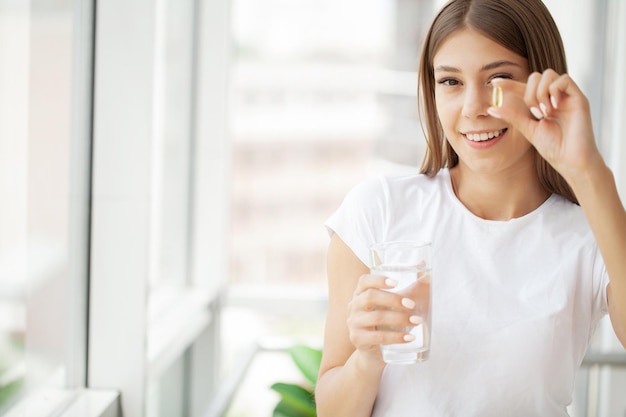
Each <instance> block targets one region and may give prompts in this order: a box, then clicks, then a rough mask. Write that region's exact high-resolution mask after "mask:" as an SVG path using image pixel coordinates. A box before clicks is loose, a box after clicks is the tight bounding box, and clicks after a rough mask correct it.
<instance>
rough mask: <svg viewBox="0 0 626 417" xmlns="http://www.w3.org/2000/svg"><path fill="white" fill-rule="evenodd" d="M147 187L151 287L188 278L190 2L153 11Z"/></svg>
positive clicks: (165, 0)
mask: <svg viewBox="0 0 626 417" xmlns="http://www.w3.org/2000/svg"><path fill="white" fill-rule="evenodd" d="M156 19H157V22H156V39H157V48H156V52H155V54H156V55H155V60H156V66H155V89H154V125H153V127H154V141H153V144H154V145H153V146H154V147H153V150H152V152H153V185H152V196H153V197H152V231H153V237H152V254H151V256H152V258H151V259H152V273H151V282H150V284H151V285H152V286H156V285H181V284H185V283H186V278H187V273H188V265H187V263H188V259H187V257H188V254H189V247H188V240H189V207H190V204H189V202H190V201H189V199H190V194H189V190H190V187H191V184H190V172H191V166H190V162H191V158H190V155H191V146H192V141H191V136H192V128H191V126H192V121H193V120H192V103H193V90H192V77H193V64H194V58H193V49H194V1H193V0H186V1H176V0H162V1H160V2H158V6H157V17H156Z"/></svg>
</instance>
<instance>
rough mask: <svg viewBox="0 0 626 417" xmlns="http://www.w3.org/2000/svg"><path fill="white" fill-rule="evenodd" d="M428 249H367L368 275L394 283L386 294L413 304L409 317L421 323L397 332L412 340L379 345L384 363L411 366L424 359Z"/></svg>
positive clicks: (394, 245) (420, 245)
mask: <svg viewBox="0 0 626 417" xmlns="http://www.w3.org/2000/svg"><path fill="white" fill-rule="evenodd" d="M430 249H431V245H430V243H424V242H384V243H379V244H375V245H373V246H372V247H371V248H370V253H371V256H372V268H371V273H372V274H375V275H383V276H386V277H388V278H391V279H393V280H396V281H397V282H398V285H396V287H394V288H392V289H389V290H388V291H391V292H394V293H400V294H402V295H403V296H405V297H407V298H410V299H411V300H413V301H414V302H415V308H414V309H413V311H412V312H411V314H412V315H415V316H418V317H419V318H420V319H421V323H420V324H417V325H414V326H406V328H402V329H401V330H403V331H406V332H410V333H411V334H412V335H414V336H415V340H413V341H411V342H405V343H395V344H390V345H381V351H382V354H383V360H384V361H385V362H386V363H400V364H411V363H416V362H422V361H424V360H426V359H428V355H429V351H430V331H431V278H432V268H431V260H430ZM393 330H397V329H393Z"/></svg>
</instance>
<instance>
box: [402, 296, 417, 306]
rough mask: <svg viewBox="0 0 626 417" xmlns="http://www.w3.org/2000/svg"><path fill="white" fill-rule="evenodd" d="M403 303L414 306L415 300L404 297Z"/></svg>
mask: <svg viewBox="0 0 626 417" xmlns="http://www.w3.org/2000/svg"><path fill="white" fill-rule="evenodd" d="M402 305H403V306H405V307H406V308H414V307H415V301H413V300H411V299H410V298H403V299H402Z"/></svg>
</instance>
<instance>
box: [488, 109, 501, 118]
mask: <svg viewBox="0 0 626 417" xmlns="http://www.w3.org/2000/svg"><path fill="white" fill-rule="evenodd" d="M487 113H489V116H491V117H495V118H496V119H501V118H502V117H501V116H500V115H499V114H498V113H497V110H496V109H495V107H489V108H488V109H487Z"/></svg>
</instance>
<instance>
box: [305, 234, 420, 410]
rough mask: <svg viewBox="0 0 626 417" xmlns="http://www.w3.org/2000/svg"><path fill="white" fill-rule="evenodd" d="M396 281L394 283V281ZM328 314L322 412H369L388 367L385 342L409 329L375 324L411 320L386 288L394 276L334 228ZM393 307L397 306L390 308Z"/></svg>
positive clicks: (317, 395)
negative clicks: (382, 272)
mask: <svg viewBox="0 0 626 417" xmlns="http://www.w3.org/2000/svg"><path fill="white" fill-rule="evenodd" d="M390 284H391V285H390ZM328 285H329V304H328V317H327V319H326V329H325V336H324V351H323V356H322V363H321V367H320V376H319V379H318V382H317V386H316V391H315V398H316V404H317V414H318V416H320V417H346V416H350V417H369V416H371V414H372V408H373V406H374V401H375V399H376V395H377V393H378V386H379V384H380V379H381V376H382V373H383V369H384V367H385V363H384V362H383V360H382V355H381V352H380V344H381V343H399V342H402V341H403V338H404V336H406V334H404V333H402V332H392V331H378V330H377V329H376V326H382V325H388V324H390V323H391V324H396V325H397V320H398V319H400V320H406V323H407V324H408V323H409V322H408V317H409V315H408V314H402V313H398V309H400V310H402V309H405V307H403V306H402V297H401V296H399V295H398V294H393V293H390V292H386V291H382V289H385V288H391V287H392V286H393V282H390V281H389V280H387V279H386V278H385V277H382V276H376V275H369V269H368V268H367V266H365V265H364V264H363V263H362V262H361V261H360V260H359V259H358V258H357V256H356V255H355V254H354V253H353V252H352V251H351V250H350V248H348V246H347V245H346V244H345V243H344V242H343V241H342V240H341V239H340V238H339V237H338V236H337V235H336V234H334V235H333V237H332V238H331V241H330V245H329V248H328ZM391 308H393V309H395V311H391V310H390V309H391Z"/></svg>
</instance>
